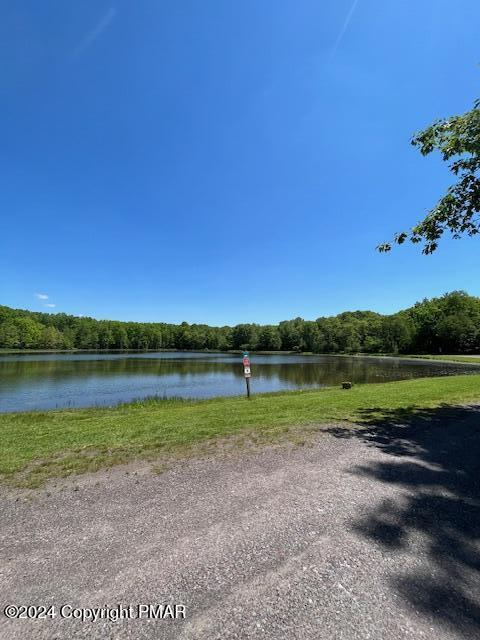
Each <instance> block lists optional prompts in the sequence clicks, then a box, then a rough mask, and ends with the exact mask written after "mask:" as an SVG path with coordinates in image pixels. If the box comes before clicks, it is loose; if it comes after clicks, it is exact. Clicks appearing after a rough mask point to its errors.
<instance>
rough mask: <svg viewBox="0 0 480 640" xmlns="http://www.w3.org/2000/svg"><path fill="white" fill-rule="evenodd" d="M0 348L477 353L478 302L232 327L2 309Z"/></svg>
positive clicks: (458, 297) (453, 298)
mask: <svg viewBox="0 0 480 640" xmlns="http://www.w3.org/2000/svg"><path fill="white" fill-rule="evenodd" d="M0 348H2V349H89V350H97V349H136V350H147V349H154V350H155V349H192V350H203V349H208V350H222V351H223V350H229V349H249V350H252V351H254V350H257V351H277V350H278V351H280V350H282V351H297V352H301V351H306V352H314V353H359V352H363V353H442V352H443V353H478V352H480V298H476V297H472V296H469V295H468V294H467V293H465V292H463V291H454V292H452V293H447V294H445V295H444V296H442V297H440V298H432V299H430V300H427V299H425V300H423V301H422V302H418V303H416V304H415V305H414V306H413V307H411V308H409V309H405V310H403V311H399V312H398V313H395V314H393V315H381V314H379V313H375V312H373V311H346V312H344V313H340V314H339V315H337V316H332V317H321V318H317V319H316V320H303V319H302V318H295V319H294V320H285V321H283V322H280V323H279V324H278V325H258V324H239V325H236V326H234V327H227V326H225V327H210V326H208V325H205V324H188V323H187V322H182V323H181V324H179V325H175V324H166V323H163V322H119V321H114V320H95V319H93V318H86V317H76V316H70V315H66V314H64V313H55V314H53V313H39V312H34V311H25V310H21V309H11V308H9V307H6V306H0Z"/></svg>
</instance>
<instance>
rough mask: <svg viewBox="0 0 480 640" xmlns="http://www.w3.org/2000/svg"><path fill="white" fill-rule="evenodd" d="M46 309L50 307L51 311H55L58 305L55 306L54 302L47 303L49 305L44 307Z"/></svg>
mask: <svg viewBox="0 0 480 640" xmlns="http://www.w3.org/2000/svg"><path fill="white" fill-rule="evenodd" d="M43 306H44V307H50V309H53V308H54V307H56V306H57V305H56V304H53V302H47V304H44V305H43Z"/></svg>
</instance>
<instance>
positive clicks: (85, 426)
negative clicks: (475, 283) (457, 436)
mask: <svg viewBox="0 0 480 640" xmlns="http://www.w3.org/2000/svg"><path fill="white" fill-rule="evenodd" d="M475 402H480V375H468V376H466V375H463V376H451V377H443V378H422V379H417V380H408V381H402V382H390V383H383V384H368V385H356V386H354V387H353V389H351V390H341V389H336V388H335V389H333V388H327V389H321V390H315V391H293V392H288V393H274V394H264V395H258V396H253V398H252V399H251V400H250V401H248V400H247V399H246V398H245V397H235V398H215V399H212V400H202V401H180V400H167V401H154V400H152V401H144V402H138V403H131V404H128V405H121V406H119V407H115V408H106V409H98V408H92V409H74V410H67V409H65V410H55V411H47V412H32V413H15V414H12V413H11V414H1V415H0V437H1V443H2V446H1V449H0V475H1V477H2V479H3V480H4V481H5V482H8V483H13V484H16V485H19V486H38V485H40V484H41V483H42V482H43V481H44V480H46V479H47V478H51V477H55V476H57V477H58V476H67V475H70V474H73V473H82V472H85V471H90V470H97V469H99V468H102V467H107V466H111V465H114V464H119V463H121V462H126V461H129V460H132V459H134V458H152V459H153V458H155V457H158V456H164V455H167V456H169V455H172V456H173V455H182V454H187V453H189V454H190V455H191V454H192V453H193V454H195V452H196V451H198V450H199V449H201V448H202V446H204V445H206V444H208V443H214V442H215V441H218V440H219V439H223V438H225V437H228V436H232V435H236V436H240V437H243V436H245V437H247V436H248V437H249V438H252V439H253V440H258V441H272V440H274V439H276V438H278V437H281V436H285V434H286V433H288V432H289V430H290V431H292V432H294V433H298V429H296V428H298V427H300V428H302V427H308V425H312V424H322V423H332V422H339V421H342V422H351V423H352V424H353V423H361V422H362V420H364V419H365V418H364V416H365V411H366V410H368V412H369V417H370V419H371V418H372V416H373V417H375V418H376V419H381V418H382V416H383V415H385V416H386V415H387V414H388V412H389V411H392V410H395V409H408V410H409V411H412V412H414V411H416V410H421V409H424V408H431V407H436V406H439V405H441V404H451V405H455V404H462V403H475ZM292 428H293V429H292Z"/></svg>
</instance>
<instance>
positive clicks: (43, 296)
mask: <svg viewBox="0 0 480 640" xmlns="http://www.w3.org/2000/svg"><path fill="white" fill-rule="evenodd" d="M35 296H36V297H37V298H38V299H39V300H48V296H47V294H46V293H36V294H35Z"/></svg>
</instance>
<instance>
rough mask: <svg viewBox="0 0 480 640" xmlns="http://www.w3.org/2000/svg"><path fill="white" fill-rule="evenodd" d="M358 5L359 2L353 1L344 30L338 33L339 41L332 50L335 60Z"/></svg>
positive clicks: (343, 26)
mask: <svg viewBox="0 0 480 640" xmlns="http://www.w3.org/2000/svg"><path fill="white" fill-rule="evenodd" d="M357 4H358V0H353V2H352V6H351V7H350V11H349V12H348V13H347V17H346V18H345V21H344V23H343V25H342V28H341V29H340V31H339V33H338V36H337V39H336V40H335V44H334V45H333V47H332V50H331V51H330V58H333V57H334V55H335V54H336V53H337V49H338V47H339V46H340V43H341V42H342V39H343V36H344V35H345V32H346V30H347V29H348V25H349V24H350V20H351V19H352V16H353V14H354V12H355V9H356V8H357Z"/></svg>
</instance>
